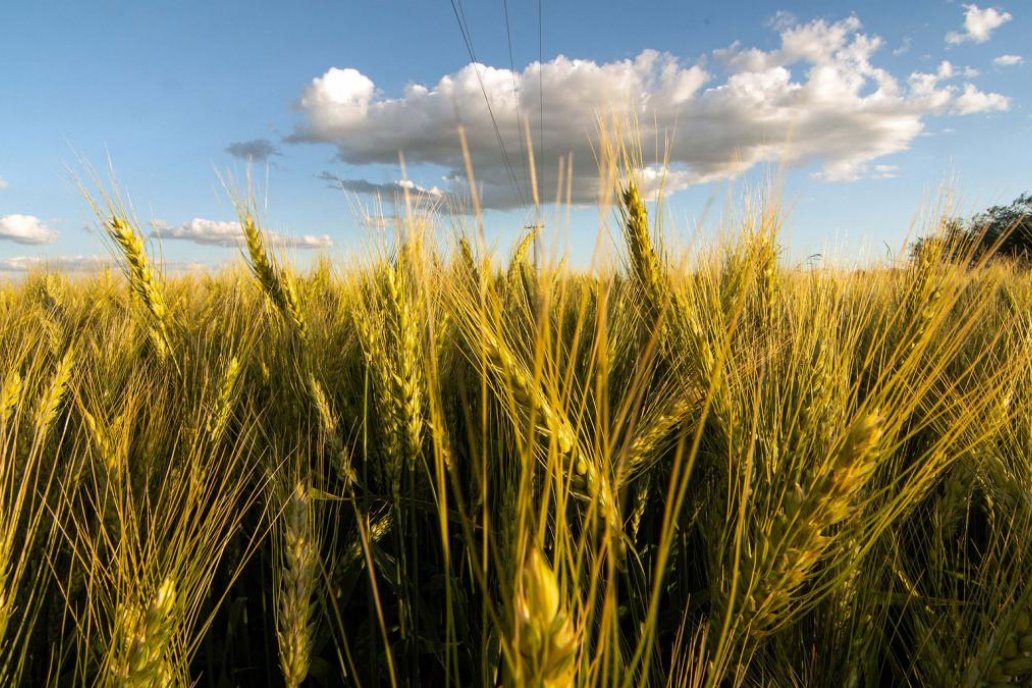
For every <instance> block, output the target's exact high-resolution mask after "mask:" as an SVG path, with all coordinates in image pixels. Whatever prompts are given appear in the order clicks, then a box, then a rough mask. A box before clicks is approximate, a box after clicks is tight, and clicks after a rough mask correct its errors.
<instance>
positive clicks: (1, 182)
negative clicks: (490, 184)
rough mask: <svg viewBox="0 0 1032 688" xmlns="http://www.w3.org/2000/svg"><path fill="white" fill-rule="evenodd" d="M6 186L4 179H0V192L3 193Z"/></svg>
mask: <svg viewBox="0 0 1032 688" xmlns="http://www.w3.org/2000/svg"><path fill="white" fill-rule="evenodd" d="M7 186H8V185H7V180H6V179H4V178H3V177H0V191H3V190H4V189H6V188H7Z"/></svg>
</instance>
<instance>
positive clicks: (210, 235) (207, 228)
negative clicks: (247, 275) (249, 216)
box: [151, 217, 333, 249]
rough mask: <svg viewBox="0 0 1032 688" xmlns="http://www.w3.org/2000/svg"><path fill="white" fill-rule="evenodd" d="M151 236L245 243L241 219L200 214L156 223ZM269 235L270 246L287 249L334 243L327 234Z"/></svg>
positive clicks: (217, 243)
mask: <svg viewBox="0 0 1032 688" xmlns="http://www.w3.org/2000/svg"><path fill="white" fill-rule="evenodd" d="M151 236H153V237H158V238H161V239H177V240H182V241H190V242H193V243H195V244H202V245H206V246H225V247H234V246H242V245H243V244H244V230H243V228H242V227H241V226H240V223H239V222H227V221H219V220H208V219H205V218H199V217H195V218H194V219H192V220H190V221H189V222H184V223H182V224H179V225H175V226H171V225H168V224H166V223H164V222H161V221H155V222H152V223H151ZM265 238H266V241H267V242H268V243H269V244H270V245H272V246H281V247H284V248H297V249H321V248H330V247H331V246H333V240H332V239H330V237H329V235H327V234H321V235H310V234H305V235H299V236H292V235H286V234H278V233H276V232H265Z"/></svg>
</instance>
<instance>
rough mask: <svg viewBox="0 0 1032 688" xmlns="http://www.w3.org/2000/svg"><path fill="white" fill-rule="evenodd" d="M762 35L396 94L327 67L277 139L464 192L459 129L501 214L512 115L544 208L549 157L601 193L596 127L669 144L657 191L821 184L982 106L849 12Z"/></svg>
mask: <svg viewBox="0 0 1032 688" xmlns="http://www.w3.org/2000/svg"><path fill="white" fill-rule="evenodd" d="M775 24H777V26H778V29H777V30H778V32H779V34H780V38H781V45H780V47H779V48H777V49H773V50H769V51H765V50H760V49H757V48H746V47H743V46H741V45H739V44H733V45H732V46H730V47H729V48H726V49H723V50H718V51H714V53H713V55H712V56H707V57H706V58H703V59H701V60H699V61H698V62H695V63H685V62H683V61H681V60H678V59H677V58H675V57H674V56H672V55H670V54H664V53H659V52H656V51H653V50H646V51H644V52H642V53H641V54H640V55H638V56H637V57H635V58H633V59H627V60H620V61H616V62H607V63H598V62H594V61H591V60H578V59H571V58H568V57H564V56H559V57H556V58H555V59H553V60H552V61H550V62H547V63H545V64H543V65H539V64H537V63H533V64H531V65H529V66H528V67H526V68H525V69H524V70H522V71H518V72H515V73H514V72H511V71H509V70H507V69H498V68H493V67H489V66H484V65H474V64H470V65H467V66H466V67H463V68H462V69H460V70H459V71H457V72H454V73H451V74H447V75H445V76H443V77H442V78H441V79H440V80H439V81H438V82H437V83H436V84H433V85H431V86H426V85H421V84H410V85H409V86H407V87H406V88H405V89H404V91H403V93H401V94H400V95H398V96H389V95H385V94H383V93H381V92H379V91H378V90H377V89H376V86H375V84H374V83H373V82H372V80H370V79H369V78H368V77H366V76H365V75H363V74H361V73H360V72H358V71H356V70H354V69H337V68H334V69H330V70H329V71H327V72H326V74H324V75H323V76H322V77H320V78H317V79H313V80H312V81H311V82H310V83H309V84H308V86H307V88H306V89H305V91H304V93H303V95H302V97H301V100H300V103H299V106H300V110H301V111H302V113H303V114H304V117H305V118H304V121H303V122H302V123H301V124H300V125H299V126H298V127H297V128H296V129H295V131H294V133H293V135H292V136H291V137H290V139H289V140H290V141H291V142H293V143H299V142H311V143H331V144H334V145H335V146H336V148H337V155H338V158H339V159H340V161H342V162H344V163H347V164H349V165H356V166H360V165H368V164H388V165H393V164H396V162H397V159H398V153H399V152H403V153H404V154H405V160H406V162H407V163H408V164H409V167H410V170H414V171H417V172H418V171H419V169H420V168H419V166H420V165H431V166H433V167H435V168H443V169H444V173H443V179H444V181H443V183H441V182H439V183H441V187H442V193H443V195H444V196H445V198H448V197H452V196H459V197H461V196H463V195H464V194H465V191H466V188H465V180H466V173H465V165H464V161H463V157H462V150H461V148H460V145H459V140H458V136H457V125H458V124H459V123H460V121H461V124H462V125H463V128H464V130H465V133H466V137H467V140H468V143H469V151H470V155H471V156H472V163H473V170H474V175H475V177H476V180H477V185H478V191H479V193H480V196H481V199H482V202H483V204H484V206H485V207H489V208H508V207H514V206H519V205H522V204H525V203H528V202H529V200H530V193H529V191H528V189H529V182H528V175H527V172H526V163H525V162H524V161H525V159H526V158H525V155H524V154H523V153H522V152H521V151H522V150H523V146H524V142H525V138H524V130H523V128H522V127H521V125H520V123H519V120H518V118H517V113H520V114H522V115H524V116H527V117H529V118H530V122H529V129H530V131H531V136H532V139H533V142H534V144H535V148H536V150H535V159H536V162H537V169H538V180H539V184H540V188H541V189H542V198H544V199H545V200H546V201H547V200H551V198H552V197H554V194H555V189H556V186H557V181H558V165H557V160H558V159H559V157H560V156H561V155H566V154H568V153H572V154H573V164H574V169H573V178H572V198H573V201H574V202H575V203H590V202H592V201H594V200H596V196H597V193H598V186H599V185H598V169H597V165H596V162H595V161H596V155H597V128H598V121H599V118H600V117H601V118H603V119H604V120H606V121H608V119H609V116H610V115H615V116H616V117H617V118H619V119H620V120H621V121H622V122H624V123H625V124H627V123H630V122H634V123H635V124H636V127H637V131H636V133H635V134H634V135H629V136H628V139H627V140H628V141H631V142H636V141H637V140H638V139H639V138H640V142H641V144H642V146H643V147H644V149H645V150H646V151H652V150H653V148H654V146H655V142H656V141H659V142H660V146H662V142H663V141H664V140H666V139H667V137H668V135H670V134H672V137H671V139H670V140H671V145H670V150H669V160H670V165H671V167H670V170H669V171H668V173H667V176H666V190H667V191H668V192H673V191H677V190H679V189H681V188H684V187H685V186H688V185H690V184H695V183H700V182H705V181H710V180H719V179H727V178H729V177H733V176H735V175H737V174H740V173H742V172H744V171H746V170H748V169H750V168H752V167H753V166H754V165H757V164H761V163H764V162H769V161H782V162H786V163H790V164H804V163H814V162H816V163H819V164H821V165H822V166H823V168H824V170H823V172H822V173H821V176H822V178H826V179H848V178H853V177H855V176H856V175H857V174H860V173H861V172H863V171H865V170H866V171H867V173H871V172H872V171H873V169H874V168H873V167H871V166H870V163H871V162H872V161H874V160H876V159H877V158H880V157H882V156H885V155H889V154H891V153H896V152H899V151H902V150H905V149H906V148H908V147H909V145H910V144H911V142H912V141H913V140H914V139H915V138H917V137H918V136H919V135H920V134H921V132H922V131H923V129H924V127H925V122H926V120H927V118H928V117H931V116H941V115H947V114H954V113H971V112H977V111H979V108H977V107H975V108H973V107H972V104H973V100H977V98H978V95H976V94H979V92H977V91H973V92H969V91H967V90H965V91H964V93H963V95H962V94H961V91H960V89H959V88H958V87H957V86H956V85H953V84H951V83H948V82H949V80H950V79H953V78H957V77H959V76H962V75H964V74H965V70H962V69H960V68H956V67H954V66H953V65H950V64H949V63H944V64H945V65H947V66H946V67H942V66H940V70H939V71H938V72H936V73H932V74H924V73H915V74H912V75H910V76H909V77H908V78H902V79H900V78H897V77H896V76H894V75H892V74H890V73H889V72H888V71H886V70H885V69H883V68H881V67H878V66H876V64H874V62H873V60H874V58H875V56H876V53H878V51H879V50H880V49H881V48H882V47H883V42H882V40H881V39H880V38H878V37H877V36H872V35H868V34H865V33H863V32H862V26H861V23H860V20H859V19H858V18H856V17H855V16H852V17H848V18H846V19H843V20H841V21H838V22H825V21H820V20H818V21H812V22H809V23H806V24H799V23H788V20H787V18H785V17H782V18H781V19H779V20H778V21H776V22H775ZM968 73H970V72H968ZM539 82H540V86H539ZM481 84H483V90H486V92H487V94H488V96H489V98H490V102H491V109H490V111H489V110H488V107H487V105H486V103H485V99H484V94H483V91H482V88H481ZM972 88H973V87H972ZM539 93H543V95H544V100H543V103H542V102H541V101H540V100H539ZM980 95H981V96H983V97H984V99H987V102H986V104H985V105H983V107H981V108H980V109H981V110H986V109H999V107H1000V104H1001V103H1002V102H1005V101H1006V99H1005V98H1004V97H1003V96H1001V95H998V94H980ZM962 98H963V100H961V99H962ZM958 101H959V102H958ZM540 110H543V117H544V119H543V126H542V122H540V121H538V117H537V116H538V113H539V111H540ZM492 114H493V116H494V120H495V121H496V122H497V127H498V132H497V133H496V131H495V128H494V125H493V124H492ZM499 138H501V140H502V142H503V144H504V153H503V151H502V150H501V147H500V146H499V142H498V139H499ZM539 143H540V145H539ZM645 162H652V160H651V159H647V160H646V161H645ZM430 173H431V172H428V174H430ZM432 174H433V175H435V176H438V175H440V174H441V173H440V172H438V171H433V172H432ZM414 176H416V177H417V178H418V174H416V175H414ZM350 181H351V182H353V183H354V184H355V185H361V184H360V183H361V182H363V181H364V180H361V179H352V180H350ZM365 184H368V185H369V186H370V187H375V188H371V189H370V193H374V192H378V191H379V192H383V191H387V190H388V189H387V188H385V187H384V186H382V185H375V184H372V183H369V182H365Z"/></svg>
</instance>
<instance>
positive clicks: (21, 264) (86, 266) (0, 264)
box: [0, 256, 114, 272]
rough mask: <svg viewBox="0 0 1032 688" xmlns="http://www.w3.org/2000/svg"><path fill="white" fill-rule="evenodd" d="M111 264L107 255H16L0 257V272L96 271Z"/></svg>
mask: <svg viewBox="0 0 1032 688" xmlns="http://www.w3.org/2000/svg"><path fill="white" fill-rule="evenodd" d="M113 265H114V263H113V262H112V261H111V258H109V257H108V256H53V257H43V256H16V257H14V258H3V259H0V272H29V271H31V270H36V269H48V270H62V271H66V272H96V271H98V270H105V269H107V268H109V267H112V266H113Z"/></svg>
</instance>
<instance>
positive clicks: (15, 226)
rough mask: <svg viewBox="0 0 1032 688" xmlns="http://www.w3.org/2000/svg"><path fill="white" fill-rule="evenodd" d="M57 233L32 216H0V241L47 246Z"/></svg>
mask: <svg viewBox="0 0 1032 688" xmlns="http://www.w3.org/2000/svg"><path fill="white" fill-rule="evenodd" d="M56 238H57V232H55V231H54V230H52V229H50V228H49V227H47V226H46V225H45V224H43V221H42V220H40V219H39V218H38V217H34V216H32V215H0V239H6V240H8V241H13V242H15V243H16V244H49V243H50V242H51V241H54V240H55V239H56Z"/></svg>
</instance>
